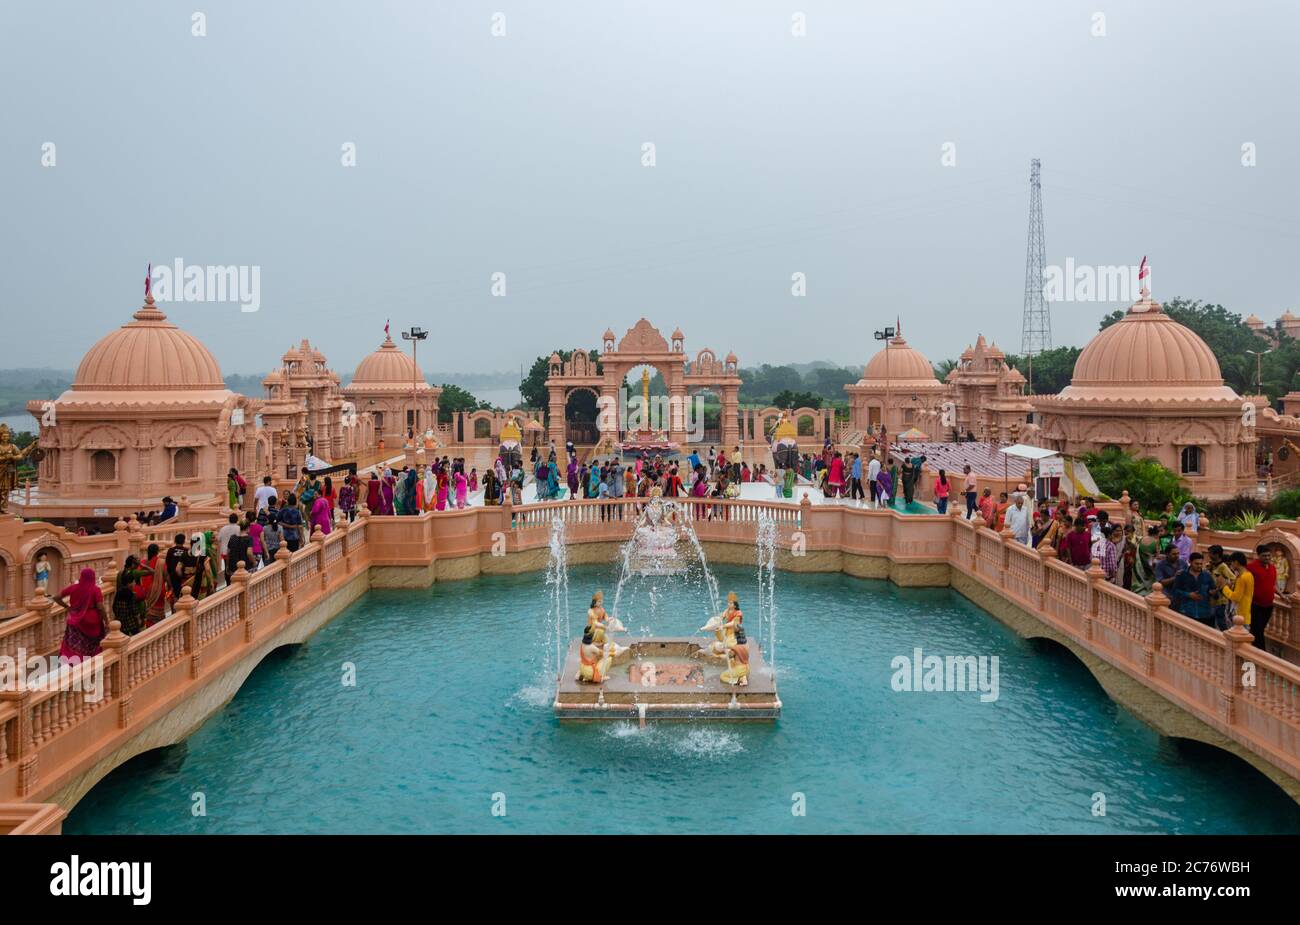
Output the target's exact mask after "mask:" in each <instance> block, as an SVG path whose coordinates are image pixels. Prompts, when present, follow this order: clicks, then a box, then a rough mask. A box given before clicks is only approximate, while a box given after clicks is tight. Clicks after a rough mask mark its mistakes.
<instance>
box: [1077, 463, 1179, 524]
mask: <svg viewBox="0 0 1300 925" xmlns="http://www.w3.org/2000/svg"><path fill="white" fill-rule="evenodd" d="M1080 458H1081V459H1082V460H1083V462H1084V464H1085V465H1087V467H1088V471H1089V472H1090V473H1092V477H1093V480H1094V481H1096V483H1097V487H1098V488H1099V489H1101V491H1102V493H1103V494H1105V495H1106V496H1108V497H1110V498H1114V499H1118V498H1119V497H1120V495H1122V494H1123V493H1124V492H1125V491H1127V492H1128V494H1129V497H1130V498H1135V499H1137V501H1138V503H1139V504H1140V505H1141V506H1142V511H1143V512H1144V513H1148V512H1151V511H1163V510H1164V507H1165V505H1166V504H1167V503H1168V502H1170V501H1172V502H1174V505H1175V507H1177V506H1178V505H1181V504H1182V503H1183V502H1184V501H1186V500H1188V499H1190V498H1191V493H1190V492H1189V491H1187V489H1186V487H1185V486H1184V485H1183V482H1182V479H1180V478H1179V477H1178V475H1177V473H1175V472H1172V471H1170V470H1169V469H1166V468H1165V467H1164V466H1163V465H1161V464H1160V461H1159V460H1156V459H1152V458H1151V457H1150V456H1144V457H1141V458H1138V457H1136V456H1130V455H1129V454H1127V453H1125V452H1123V451H1122V450H1119V449H1116V448H1115V447H1111V448H1109V449H1107V450H1103V451H1102V452H1100V453H1084V454H1083V455H1082V456H1081V457H1080Z"/></svg>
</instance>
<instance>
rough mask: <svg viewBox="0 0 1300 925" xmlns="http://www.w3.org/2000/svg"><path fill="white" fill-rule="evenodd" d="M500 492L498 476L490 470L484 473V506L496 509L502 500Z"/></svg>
mask: <svg viewBox="0 0 1300 925" xmlns="http://www.w3.org/2000/svg"><path fill="white" fill-rule="evenodd" d="M499 492H500V487H499V484H498V482H497V474H496V472H495V471H493V470H492V469H489V470H488V471H487V472H484V473H483V504H484V505H485V506H487V507H495V506H496V505H497V504H498V503H499V502H500V500H501V497H500V495H499Z"/></svg>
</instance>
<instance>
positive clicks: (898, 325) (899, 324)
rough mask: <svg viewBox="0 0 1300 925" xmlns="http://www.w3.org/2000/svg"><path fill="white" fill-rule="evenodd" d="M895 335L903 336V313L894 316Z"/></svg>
mask: <svg viewBox="0 0 1300 925" xmlns="http://www.w3.org/2000/svg"><path fill="white" fill-rule="evenodd" d="M894 336H895V337H902V336H903V316H902V315H895V316H894Z"/></svg>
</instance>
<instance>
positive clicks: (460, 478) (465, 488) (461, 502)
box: [456, 471, 469, 511]
mask: <svg viewBox="0 0 1300 925" xmlns="http://www.w3.org/2000/svg"><path fill="white" fill-rule="evenodd" d="M468 495H469V481H468V480H467V479H466V478H465V473H464V472H460V471H457V473H456V510H458V511H463V510H465V502H466V500H468Z"/></svg>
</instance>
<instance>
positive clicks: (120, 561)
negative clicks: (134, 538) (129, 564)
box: [113, 517, 131, 569]
mask: <svg viewBox="0 0 1300 925" xmlns="http://www.w3.org/2000/svg"><path fill="white" fill-rule="evenodd" d="M128 530H129V527H128V525H127V522H126V521H125V520H122V519H121V518H120V517H119V518H118V519H117V520H115V521H114V522H113V543H114V545H115V546H116V547H117V552H116V553H114V556H113V558H114V561H115V562H116V563H117V567H118V568H119V569H121V568H125V567H126V557H127V556H129V555H130V554H131V536H130V534H129V533H128Z"/></svg>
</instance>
